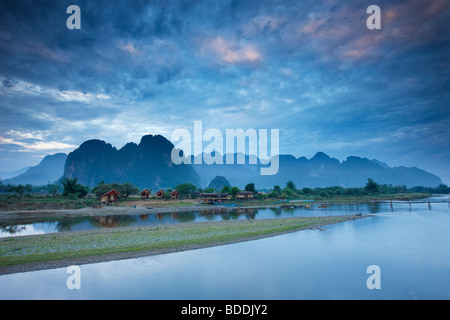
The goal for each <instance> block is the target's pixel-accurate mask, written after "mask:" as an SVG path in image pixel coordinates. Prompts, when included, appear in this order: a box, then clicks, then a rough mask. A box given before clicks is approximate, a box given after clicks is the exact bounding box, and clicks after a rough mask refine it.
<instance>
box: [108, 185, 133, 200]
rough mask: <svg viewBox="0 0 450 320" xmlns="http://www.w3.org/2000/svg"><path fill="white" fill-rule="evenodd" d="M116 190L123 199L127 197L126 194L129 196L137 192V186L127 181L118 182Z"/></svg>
mask: <svg viewBox="0 0 450 320" xmlns="http://www.w3.org/2000/svg"><path fill="white" fill-rule="evenodd" d="M111 189H113V188H111ZM116 190H117V191H119V192H120V194H121V195H122V196H124V197H125V199H128V196H130V195H132V194H138V193H139V188H138V187H136V186H135V185H134V184H132V183H129V182H125V183H122V184H120V185H119V186H117V189H116ZM108 191H109V190H107V191H106V192H108Z"/></svg>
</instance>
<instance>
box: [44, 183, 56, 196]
mask: <svg viewBox="0 0 450 320" xmlns="http://www.w3.org/2000/svg"><path fill="white" fill-rule="evenodd" d="M58 189H59V186H58V185H57V184H56V183H49V184H47V190H48V192H50V193H51V194H52V195H53V196H56V194H57V193H58Z"/></svg>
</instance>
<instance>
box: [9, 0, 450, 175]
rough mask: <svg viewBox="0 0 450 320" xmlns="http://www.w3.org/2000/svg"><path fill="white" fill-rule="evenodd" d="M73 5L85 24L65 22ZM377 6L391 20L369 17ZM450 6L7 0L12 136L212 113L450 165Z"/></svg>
mask: <svg viewBox="0 0 450 320" xmlns="http://www.w3.org/2000/svg"><path fill="white" fill-rule="evenodd" d="M72 4H76V5H78V6H79V7H80V8H81V17H82V21H81V25H82V29H81V30H68V29H67V28H66V19H67V17H68V16H69V15H68V14H67V13H66V9H67V7H68V6H69V5H72ZM370 4H376V5H379V6H380V7H381V12H382V29H381V30H369V29H367V27H366V20H367V17H368V14H367V13H366V8H367V7H368V6H369V5H370ZM449 16H450V12H449V5H448V4H447V2H446V1H444V0H438V1H372V2H371V3H368V2H366V1H320V2H319V1H312V0H311V1H294V0H293V1H281V0H279V1H273V0H270V1H269V0H267V1H266V0H259V1H256V0H249V1H242V0H216V1H192V0H185V1H180V0H173V1H162V0H161V1H106V0H105V1H25V0H21V1H3V2H1V3H0V79H1V83H0V89H1V91H0V94H1V96H2V100H1V102H0V110H1V112H2V114H3V115H4V117H3V119H2V121H1V123H0V128H1V130H2V132H3V133H0V136H1V137H4V140H5V141H9V140H8V139H12V140H13V141H15V140H14V139H20V136H21V135H22V136H28V135H29V133H30V132H34V131H42V132H43V131H44V130H45V132H46V134H44V135H43V136H42V137H41V139H42V140H46V139H51V141H53V142H54V141H58V140H61V141H63V140H64V141H66V140H67V139H71V140H70V142H67V143H68V144H75V145H76V144H79V143H81V142H82V139H85V138H87V137H89V133H90V134H91V137H90V138H103V139H105V140H108V139H117V134H112V133H108V132H110V131H111V130H108V126H111V127H113V128H114V130H115V131H116V132H119V131H123V132H124V137H122V138H121V140H119V141H118V142H117V143H119V144H120V143H125V142H127V140H128V139H130V137H129V136H128V135H129V133H130V132H131V131H132V132H135V134H136V135H137V134H140V133H141V132H144V131H145V130H147V128H155V130H163V132H162V133H165V134H167V133H170V130H171V129H170V128H172V130H173V129H174V128H175V127H178V126H183V127H187V128H189V127H190V126H192V122H193V120H203V121H205V125H207V126H208V127H217V128H219V129H224V128H235V127H264V128H280V130H281V136H282V137H284V138H282V141H281V148H282V152H285V153H293V154H295V155H296V156H301V155H313V154H314V153H315V152H317V151H324V152H327V153H329V154H330V155H332V156H336V157H340V158H345V156H348V155H349V154H355V153H358V154H360V155H362V156H366V155H367V156H370V157H381V159H380V160H383V161H385V162H388V163H389V162H390V160H392V162H395V161H397V159H401V160H402V161H403V163H401V164H405V165H413V164H414V163H415V161H417V159H418V158H420V159H421V163H422V164H424V165H425V164H426V165H428V167H427V168H428V169H429V168H434V167H436V168H437V167H439V168H441V167H444V165H443V164H444V163H445V162H448V161H450V158H449V155H448V152H447V153H446V152H444V150H443V149H445V148H446V147H444V146H442V141H445V139H447V138H450V136H449V135H450V134H449V130H448V127H449V124H450V116H449V112H448V105H449V102H450V101H449V94H448V93H447V91H448V89H447V88H448V87H449V78H450V77H449V61H450V60H449V59H448V57H449V52H450V48H449V45H450V39H449V37H450V32H449V24H448V19H449ZM161 109H163V110H166V112H165V113H161V112H160V110H161ZM111 115H114V116H113V117H111ZM137 115H138V121H136V120H135V119H134V118H133V117H134V116H137ZM132 124H134V126H132ZM141 128H142V129H141ZM14 129H16V130H14ZM8 132H9V134H7V133H8ZM14 132H15V134H16V135H15V136H14ZM17 132H18V133H17ZM94 135H95V136H94ZM97 135H99V136H97ZM14 137H15V138H14ZM76 137H78V138H76ZM133 137H134V136H133ZM134 138H137V137H134ZM411 141H413V142H411ZM111 142H113V141H111ZM25 145H26V146H28V145H29V144H25ZM283 148H285V150H283ZM386 150H389V152H390V153H389V155H387V154H388V153H387V152H386ZM398 150H401V153H400V152H399V151H398ZM418 150H420V151H418ZM418 152H419V154H420V155H418ZM408 154H411V156H410V157H408ZM436 154H439V155H443V156H442V157H437V156H435V155H436ZM383 157H386V158H383ZM428 158H429V159H433V160H430V162H427V161H426V160H425V159H428ZM422 159H423V160H422ZM431 161H433V162H431ZM395 164H397V165H398V164H400V163H395ZM449 176H450V173H449Z"/></svg>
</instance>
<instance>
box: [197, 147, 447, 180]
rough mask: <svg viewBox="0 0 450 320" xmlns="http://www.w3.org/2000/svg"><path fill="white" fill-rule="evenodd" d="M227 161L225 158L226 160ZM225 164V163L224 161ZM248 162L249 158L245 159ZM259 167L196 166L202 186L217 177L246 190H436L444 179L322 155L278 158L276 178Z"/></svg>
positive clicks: (415, 170) (245, 165)
mask: <svg viewBox="0 0 450 320" xmlns="http://www.w3.org/2000/svg"><path fill="white" fill-rule="evenodd" d="M224 159H225V157H224ZM224 163H225V160H224ZM246 163H249V162H248V157H247V158H246ZM260 166H261V164H258V165H248V164H244V165H216V164H212V165H206V164H202V165H194V168H196V170H197V172H198V173H199V175H200V177H201V179H202V180H201V183H202V185H207V184H208V182H209V181H211V180H212V179H213V178H214V177H215V176H224V177H226V178H227V179H228V181H229V182H230V183H231V185H233V186H239V187H242V186H245V185H246V184H247V183H249V182H253V183H254V184H255V186H256V187H257V188H272V187H273V186H274V185H280V186H281V187H284V186H285V184H286V182H287V181H289V180H292V181H293V182H294V183H295V185H296V186H297V187H298V188H304V187H309V188H316V187H330V186H341V187H347V188H350V187H363V186H365V185H366V183H367V179H368V178H372V179H373V180H375V182H377V183H379V184H387V185H393V186H397V185H405V186H406V187H408V188H410V187H415V186H427V187H436V186H438V185H439V184H441V183H442V181H441V179H440V178H439V177H438V176H436V175H434V174H431V173H429V172H427V171H425V170H422V169H418V168H415V167H413V168H407V167H394V168H391V167H389V166H388V165H387V164H386V163H383V162H380V161H378V160H375V159H374V160H369V159H366V158H360V157H356V156H350V157H348V158H347V159H346V160H344V161H342V162H340V161H339V160H338V159H335V158H331V157H329V156H328V155H326V154H325V153H323V152H317V153H316V154H315V155H314V157H312V158H311V159H307V158H305V157H299V158H296V157H294V156H292V155H280V156H279V170H278V173H277V174H276V175H272V176H270V175H267V176H262V175H260V170H259V168H260Z"/></svg>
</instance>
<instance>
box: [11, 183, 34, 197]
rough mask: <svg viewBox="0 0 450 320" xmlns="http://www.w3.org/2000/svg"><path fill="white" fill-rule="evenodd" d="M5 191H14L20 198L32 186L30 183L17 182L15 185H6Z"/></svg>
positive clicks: (31, 188) (30, 189) (29, 190)
mask: <svg viewBox="0 0 450 320" xmlns="http://www.w3.org/2000/svg"><path fill="white" fill-rule="evenodd" d="M6 191H8V192H14V193H15V194H17V195H18V196H19V198H22V197H23V194H24V193H25V192H31V191H33V186H32V185H31V184H26V185H22V184H19V185H17V186H13V185H8V186H7V188H6Z"/></svg>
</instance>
